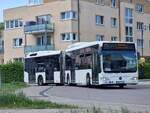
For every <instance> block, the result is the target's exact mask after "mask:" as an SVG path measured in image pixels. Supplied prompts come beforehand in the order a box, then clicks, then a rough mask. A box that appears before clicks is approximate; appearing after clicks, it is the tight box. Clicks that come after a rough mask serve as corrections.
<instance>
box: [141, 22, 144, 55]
mask: <svg viewBox="0 0 150 113" xmlns="http://www.w3.org/2000/svg"><path fill="white" fill-rule="evenodd" d="M141 39H142V48H141V54H142V57H143V56H144V24H143V26H142V29H141Z"/></svg>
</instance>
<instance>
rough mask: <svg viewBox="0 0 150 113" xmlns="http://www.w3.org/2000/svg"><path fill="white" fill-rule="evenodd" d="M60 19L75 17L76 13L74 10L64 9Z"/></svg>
mask: <svg viewBox="0 0 150 113" xmlns="http://www.w3.org/2000/svg"><path fill="white" fill-rule="evenodd" d="M61 19H62V20H68V19H77V13H76V12H75V11H66V12H62V13H61Z"/></svg>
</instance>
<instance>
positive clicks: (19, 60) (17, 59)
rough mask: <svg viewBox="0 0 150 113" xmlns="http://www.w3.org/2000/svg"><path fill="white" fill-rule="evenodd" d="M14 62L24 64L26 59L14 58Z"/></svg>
mask: <svg viewBox="0 0 150 113" xmlns="http://www.w3.org/2000/svg"><path fill="white" fill-rule="evenodd" d="M13 60H14V62H24V58H14V59H13Z"/></svg>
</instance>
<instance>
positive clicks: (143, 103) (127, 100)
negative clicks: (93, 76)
mask: <svg viewBox="0 0 150 113" xmlns="http://www.w3.org/2000/svg"><path fill="white" fill-rule="evenodd" d="M31 91H32V92H31ZM24 92H25V93H26V95H27V96H29V97H31V98H34V99H42V100H46V101H53V102H57V103H63V104H73V105H78V106H81V107H93V106H96V107H100V108H102V109H114V110H118V109H120V108H122V107H123V108H128V109H129V110H131V111H148V112H150V85H149V84H146V85H136V86H127V87H125V88H124V89H119V88H117V87H108V88H100V87H92V88H86V87H75V86H43V87H39V86H32V87H30V88H27V89H25V90H24Z"/></svg>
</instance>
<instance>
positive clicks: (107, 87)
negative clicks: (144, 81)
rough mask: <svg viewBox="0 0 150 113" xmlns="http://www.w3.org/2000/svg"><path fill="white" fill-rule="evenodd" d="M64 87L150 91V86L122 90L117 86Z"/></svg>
mask: <svg viewBox="0 0 150 113" xmlns="http://www.w3.org/2000/svg"><path fill="white" fill-rule="evenodd" d="M66 87H78V88H87V89H100V90H140V89H150V86H141V85H135V86H130V85H129V86H125V87H124V88H120V87H118V86H90V87H87V86H81V85H78V86H76V85H74V86H66Z"/></svg>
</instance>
